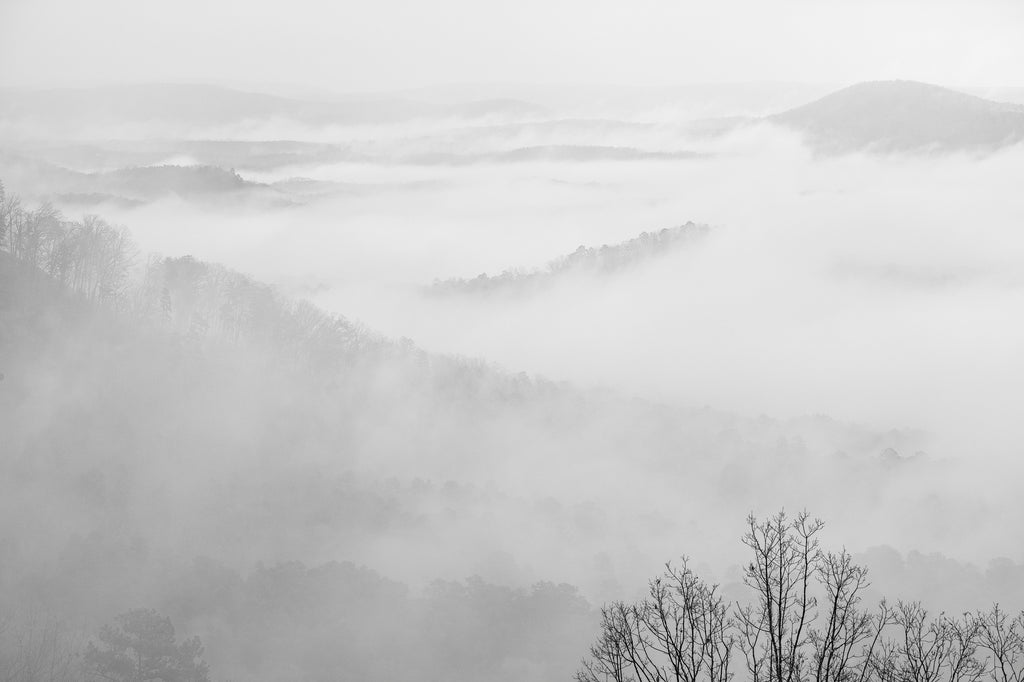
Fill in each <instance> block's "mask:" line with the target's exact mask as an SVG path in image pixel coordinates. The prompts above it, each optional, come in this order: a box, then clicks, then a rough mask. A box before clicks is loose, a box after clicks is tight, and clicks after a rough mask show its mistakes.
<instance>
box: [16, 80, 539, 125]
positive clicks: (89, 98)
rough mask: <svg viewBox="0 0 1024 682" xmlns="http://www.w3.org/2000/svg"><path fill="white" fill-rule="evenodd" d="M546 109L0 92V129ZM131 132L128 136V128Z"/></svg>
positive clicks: (192, 94)
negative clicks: (0, 124)
mask: <svg viewBox="0 0 1024 682" xmlns="http://www.w3.org/2000/svg"><path fill="white" fill-rule="evenodd" d="M544 111H545V109H544V108H543V107H541V106H539V105H536V104H533V103H531V102H525V101H520V100H515V99H510V98H505V99H488V100H470V101H465V102H461V103H458V104H452V103H448V104H442V103H436V102H428V101H423V100H419V99H416V98H414V97H412V96H409V95H406V94H388V93H382V94H370V93H367V94H349V95H338V96H333V97H329V98H324V99H300V98H293V97H282V96H279V95H272V94H266V93H258V92H246V91H242V90H235V89H232V88H226V87H220V86H214V85H199V84H140V85H118V86H102V87H93V88H58V89H31V88H0V122H3V123H6V124H8V125H13V126H14V130H16V131H17V130H27V131H29V132H31V133H33V134H34V135H43V136H44V137H46V136H47V134H49V135H65V134H66V135H76V136H77V135H80V134H82V133H83V131H84V132H86V133H90V132H96V131H97V130H100V131H103V130H108V129H112V130H114V131H115V132H116V133H117V134H118V135H119V134H120V132H121V131H120V127H121V126H133V127H140V126H141V127H143V128H144V129H147V130H148V129H151V128H153V127H154V126H156V129H157V130H158V131H168V130H169V131H171V132H172V133H174V132H176V133H179V134H183V133H185V132H188V131H193V130H195V129H200V130H203V129H207V128H217V127H222V126H232V125H238V124H250V123H253V122H268V121H271V122H281V121H290V122H294V123H302V124H306V125H312V126H324V125H354V124H367V123H372V124H379V123H395V122H401V121H409V120H414V119H421V118H452V117H456V118H467V119H478V118H482V117H487V116H501V117H506V118H511V119H514V118H520V117H527V118H529V117H534V116H537V115H539V114H541V113H543V112H544ZM130 130H131V129H130Z"/></svg>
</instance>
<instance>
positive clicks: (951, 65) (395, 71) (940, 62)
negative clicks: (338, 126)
mask: <svg viewBox="0 0 1024 682" xmlns="http://www.w3.org/2000/svg"><path fill="white" fill-rule="evenodd" d="M886 78H907V79H913V80H923V81H930V82H935V83H941V84H944V85H1005V86H1015V85H1016V86H1020V85H1024V2H1020V1H1019V0H885V1H882V0H849V1H845V0H714V1H712V0H705V1H702V2H691V1H684V0H676V1H671V0H622V1H612V0H515V1H510V0H500V1H495V0H435V1H432V2H425V1H423V0H366V1H363V2H353V1H351V0H342V1H337V0H288V1H287V2H284V1H277V0H275V1H273V2H270V1H265V0H173V1H171V0H91V1H89V2H83V1H82V0H0V84H3V85H21V86H26V85H27V86H33V85H36V86H54V85H84V84H96V83H118V82H140V81H198V82H216V83H229V84H231V83H233V84H246V85H253V84H257V83H261V82H265V83H278V84H281V83H291V84H296V85H301V86H308V87H314V88H322V89H327V90H332V91H353V90H356V91H360V90H386V89H399V88H407V87H417V86H427V85H438V84H449V83H468V82H520V83H530V82H532V83H614V84H632V85H674V84H686V83H703V82H716V81H747V82H749V81H786V82H853V81H858V80H870V79H886Z"/></svg>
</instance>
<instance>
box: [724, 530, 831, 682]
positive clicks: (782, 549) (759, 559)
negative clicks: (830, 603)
mask: <svg viewBox="0 0 1024 682" xmlns="http://www.w3.org/2000/svg"><path fill="white" fill-rule="evenodd" d="M823 525H824V524H823V523H822V521H821V520H819V519H812V518H811V517H810V515H809V514H807V512H801V513H799V514H798V515H797V516H796V517H795V518H793V519H792V520H791V519H789V517H787V516H786V513H785V512H784V511H782V512H779V513H778V514H775V515H774V516H772V517H770V518H768V519H765V520H764V521H759V520H758V519H757V518H756V517H755V516H754V515H753V514H751V515H750V516H749V517H747V532H746V534H745V535H744V536H743V544H745V545H746V546H747V547H749V548H750V549H751V551H752V552H753V553H754V559H753V560H752V561H751V562H750V563H749V564H748V565H747V566H746V568H745V570H744V577H743V578H744V582H745V583H746V584H747V585H748V586H749V587H751V588H752V589H753V590H754V592H755V593H756V594H757V602H756V603H755V604H750V605H747V606H744V607H741V608H739V609H737V612H736V618H737V622H738V624H739V629H740V638H739V643H740V649H741V650H742V651H743V654H744V657H745V659H746V664H747V670H748V672H749V673H750V675H751V678H752V680H753V682H769V681H770V682H794V680H798V681H799V680H803V679H806V678H807V674H806V673H807V671H806V669H805V666H806V665H807V662H808V652H807V643H808V635H809V629H810V621H811V620H813V618H814V612H813V609H814V607H815V605H816V604H817V600H816V598H815V596H814V595H813V594H812V587H813V583H814V580H815V578H816V576H817V574H818V571H819V549H818V539H817V534H818V532H819V531H820V530H821V528H822V527H823Z"/></svg>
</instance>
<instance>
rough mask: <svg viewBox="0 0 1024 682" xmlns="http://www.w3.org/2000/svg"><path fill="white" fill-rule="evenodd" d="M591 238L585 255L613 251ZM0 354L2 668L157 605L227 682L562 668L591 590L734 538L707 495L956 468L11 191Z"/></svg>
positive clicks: (191, 652)
mask: <svg viewBox="0 0 1024 682" xmlns="http://www.w3.org/2000/svg"><path fill="white" fill-rule="evenodd" d="M697 230H698V228H696V226H688V227H686V228H684V229H683V233H688V232H689V231H697ZM603 257H604V256H602V255H601V252H600V251H598V252H596V253H592V252H585V253H584V254H582V255H581V256H580V260H582V261H584V262H586V263H588V264H590V263H598V264H600V265H599V266H598V265H595V267H606V266H607V267H616V265H615V264H616V263H617V262H618V261H617V260H616V259H615V258H610V259H606V260H601V258H603ZM570 260H571V259H570ZM588 267H589V265H588ZM0 373H2V375H3V380H2V381H0V433H3V446H2V448H0V538H2V539H3V543H4V544H3V551H2V554H0V672H2V673H3V674H4V675H6V676H7V678H9V679H12V680H13V679H32V676H33V675H35V676H36V678H38V676H40V675H49V676H50V677H49V678H48V679H61V680H77V679H82V675H83V674H84V673H83V671H84V670H86V669H90V670H93V671H94V672H96V671H99V670H103V669H105V668H103V666H116V665H120V663H118V661H122V659H123V655H126V654H125V652H124V651H122V650H120V649H118V648H117V646H118V645H116V642H122V641H126V640H125V639H124V638H125V637H127V638H128V639H131V637H138V636H139V632H141V631H153V630H154V628H155V631H158V632H162V633H163V634H162V635H161V637H164V639H163V640H160V641H164V642H165V643H166V642H167V641H171V642H177V641H178V640H180V642H181V643H180V644H176V645H175V646H177V647H179V648H178V649H176V651H179V653H180V656H179V658H180V660H178V659H175V660H176V661H178V662H177V663H174V665H178V666H179V667H181V668H182V669H185V668H187V669H189V670H192V671H193V673H195V674H196V675H200V674H206V673H203V672H202V670H203V669H202V667H201V666H199V667H196V666H195V665H193V664H195V661H196V659H197V657H198V658H201V659H202V660H203V661H205V662H206V663H208V664H209V675H210V676H211V678H212V679H218V680H222V679H247V680H248V679H252V680H280V679H304V680H333V679H337V678H338V675H339V672H338V671H339V670H344V671H345V675H346V676H348V675H351V676H352V677H354V678H357V679H365V680H373V679H379V680H393V679H430V680H487V679H491V680H509V681H511V680H549V679H566V678H568V677H569V676H571V674H572V671H573V670H574V669H575V668H576V666H577V663H578V661H579V658H580V656H581V655H582V653H583V652H585V650H586V646H587V643H588V642H589V641H591V639H592V638H593V636H594V633H595V632H596V628H597V626H598V621H599V615H600V614H599V613H598V612H597V611H596V610H595V609H594V608H593V607H592V606H591V604H594V603H596V602H598V601H602V600H604V599H610V598H614V597H615V596H616V595H618V596H623V595H629V594H632V593H634V592H635V589H636V587H637V586H638V585H640V584H642V581H641V580H640V579H639V576H643V575H646V574H647V572H648V571H649V569H650V566H652V565H656V564H657V563H658V562H660V561H662V560H663V559H664V558H665V557H666V555H667V556H671V555H672V554H673V553H675V552H676V551H678V549H680V548H682V543H683V542H684V541H685V543H686V544H687V545H691V544H696V543H701V542H710V543H712V544H713V538H715V537H717V536H719V535H720V534H721V533H722V532H726V533H728V532H729V531H728V529H729V528H731V526H730V525H729V520H727V519H724V518H722V519H716V518H713V517H712V518H709V517H707V516H706V514H705V513H704V512H705V511H706V510H709V509H711V510H714V509H724V508H726V507H735V506H737V505H740V506H752V507H756V506H758V505H761V504H763V501H769V502H774V501H775V500H777V499H780V498H795V497H800V498H801V499H811V500H812V501H818V502H820V503H821V504H822V505H831V506H830V507H829V508H832V509H834V508H837V506H841V505H843V504H844V500H847V499H850V497H852V496H855V495H858V494H859V492H858V491H860V490H864V489H873V490H875V491H877V492H876V494H877V495H878V500H879V505H880V507H881V509H880V511H879V513H887V512H885V509H892V508H896V509H901V510H907V509H911V508H912V507H913V505H914V504H915V499H916V498H914V493H910V494H909V495H908V496H906V497H905V499H903V500H900V501H898V502H897V503H895V506H893V504H894V502H893V500H892V499H891V498H890V497H889V496H888V495H887V494H886V492H885V491H886V490H887V489H888V487H889V486H894V485H897V484H898V483H899V482H901V481H903V482H905V481H919V482H925V481H927V480H928V477H929V476H930V473H929V472H934V471H943V470H944V468H945V467H947V465H946V464H943V463H942V462H935V461H930V460H929V459H928V458H927V457H919V458H917V459H914V460H911V459H910V458H908V457H903V456H900V455H898V454H896V451H897V450H898V451H900V452H902V453H905V454H910V453H912V452H914V451H915V450H916V448H917V447H918V443H919V441H920V436H919V434H915V433H914V432H909V431H905V432H898V431H894V432H891V433H876V432H873V431H870V430H867V429H863V428H859V427H856V426H851V425H846V424H842V423H838V422H835V421H833V420H830V419H828V418H824V417H818V418H808V419H805V420H794V421H792V422H780V421H776V420H772V419H769V418H767V417H763V418H742V417H738V416H735V415H731V414H727V413H721V412H716V411H714V410H711V409H707V408H696V409H680V408H674V407H667V406H661V405H657V404H654V403H650V402H646V401H642V400H637V399H632V398H629V397H627V396H622V395H619V394H616V393H614V392H611V391H599V390H589V391H588V390H582V389H579V388H575V387H571V386H567V385H560V384H554V383H552V382H549V381H545V380H543V379H539V378H531V377H527V376H524V375H521V374H514V373H511V372H508V371H506V370H503V369H500V368H495V367H492V366H489V365H487V364H486V363H483V362H479V361H475V360H470V359H465V358H453V357H445V356H439V355H434V354H429V353H425V352H423V351H422V350H419V349H418V348H416V347H415V346H414V345H413V344H412V343H411V342H409V341H407V340H397V341H396V340H390V339H386V338H383V337H381V336H379V335H377V334H374V333H373V332H371V331H369V330H367V329H365V328H363V327H362V326H361V325H359V324H358V323H355V322H353V321H351V320H348V319H346V318H344V317H340V316H337V315H332V314H328V313H325V312H323V311H321V310H319V309H317V308H315V307H313V306H311V305H309V304H308V303H303V302H301V301H295V300H292V299H289V298H287V297H285V296H283V295H281V294H280V293H278V292H277V291H276V290H275V289H274V288H273V287H271V286H268V285H265V284H262V283H260V282H258V281H255V280H254V279H252V278H250V277H248V276H246V275H243V274H240V273H237V272H234V271H232V270H230V269H228V268H225V267H223V266H219V265H216V264H210V263H205V262H202V261H199V260H197V259H194V258H191V257H188V256H184V257H177V258H166V257H159V258H158V257H147V256H145V255H143V254H140V253H139V250H138V248H137V247H136V246H135V245H134V243H133V241H132V239H131V238H130V237H129V235H128V234H127V232H126V231H125V230H124V229H123V228H120V227H117V226H113V225H110V224H108V223H107V222H106V221H104V220H102V219H101V218H98V217H94V216H88V217H85V218H82V219H81V220H75V219H69V218H67V217H66V216H64V215H62V214H61V213H60V212H59V211H57V210H55V209H54V208H52V207H50V206H46V205H44V206H40V207H36V208H29V207H26V206H22V205H21V204H20V201H19V200H18V198H17V197H14V196H10V195H6V196H4V197H3V198H2V200H0ZM780 468H781V469H784V470H785V471H786V472H787V473H786V474H785V475H780ZM765 481H771V486H770V488H769V487H766V486H765V485H764V482H765ZM925 488H927V486H926V485H925ZM925 494H927V493H925ZM932 512H934V513H936V514H937V515H938V517H939V518H941V519H954V518H956V519H959V521H957V522H970V520H971V519H972V518H975V515H977V514H980V513H985V510H984V508H982V509H980V510H979V509H978V508H977V507H976V506H974V507H963V506H960V507H958V506H955V505H950V506H948V508H946V509H930V513H932ZM570 538H571V541H570ZM617 548H622V549H617ZM941 570H949V569H947V568H943V569H941ZM474 574H475V575H476V576H477V577H471V578H468V577H467V576H473V575H474ZM890 574H892V573H891V572H890ZM425 575H426V576H431V577H436V578H437V579H438V580H437V581H433V580H432V579H431V577H428V578H424V577H423V576H425ZM988 580H989V578H988V577H987V575H986V576H975V577H974V578H971V579H970V580H968V581H966V582H964V584H963V588H962V590H961V592H962V593H963V594H962V595H961V596H963V595H965V594H970V595H973V594H974V592H971V591H972V590H975V591H979V590H980V593H982V594H984V593H985V589H987V588H986V587H985V586H986V585H989V582H987V581H988ZM971 581H973V582H971ZM574 585H575V586H574ZM139 609H142V611H139ZM147 609H155V613H154V612H150V611H146V610H147ZM119 614H122V616H121V617H120V619H119V620H118V616H119ZM163 618H170V619H171V622H172V623H173V627H174V631H173V632H171V631H170V630H169V629H168V626H167V622H166V621H164V620H161V619H163ZM104 625H110V627H111V628H113V629H112V630H110V631H106V630H102V629H101V628H102V626H104ZM118 628H121V630H118ZM125 628H127V630H124V629H125ZM133 628H134V629H133ZM104 633H107V634H109V636H106V635H105V634H104ZM118 633H121V634H118ZM193 636H198V637H200V638H201V641H202V645H203V646H204V647H205V650H204V651H202V652H201V653H198V654H197V653H196V652H197V650H196V649H195V648H194V647H193V646H192V644H189V642H190V641H191V640H190V638H191V637H193ZM168 637H169V638H170V639H168ZM175 638H176V639H175ZM112 642H113V643H114V644H112ZM90 643H91V645H92V647H93V648H92V649H90V648H88V645H89V644H90ZM137 645H138V646H139V647H145V646H149V644H146V643H145V642H141V643H139V642H137ZM153 646H157V644H153ZM161 646H163V645H161ZM181 647H184V648H181ZM190 647H191V648H190ZM89 652H93V653H91V654H90V653H89ZM177 655H178V654H176V656H177ZM122 662H123V661H122ZM168 665H170V664H168ZM196 665H198V664H196ZM83 666H84V667H83ZM90 666H91V668H90ZM190 666H191V667H190ZM410 670H413V671H416V674H411V673H410V672H409V671H410ZM43 671H49V672H43ZM196 671H199V672H196ZM190 674H191V673H190ZM124 679H132V678H127V677H126V678H124Z"/></svg>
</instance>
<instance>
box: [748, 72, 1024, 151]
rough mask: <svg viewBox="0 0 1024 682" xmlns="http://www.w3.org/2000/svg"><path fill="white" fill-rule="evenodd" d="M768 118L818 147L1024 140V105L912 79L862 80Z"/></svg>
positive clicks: (906, 147) (900, 147) (980, 145)
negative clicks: (977, 95) (984, 97)
mask: <svg viewBox="0 0 1024 682" xmlns="http://www.w3.org/2000/svg"><path fill="white" fill-rule="evenodd" d="M766 120H768V121H769V122H772V123H776V124H778V125H782V126H785V127H787V128H790V129H793V130H796V131H799V132H800V133H803V134H804V135H805V136H806V137H807V140H808V141H809V142H810V143H811V144H812V145H813V146H814V147H815V148H816V149H818V150H819V151H822V152H825V153H841V152H848V151H854V150H869V151H876V152H929V151H934V152H951V151H959V150H964V151H990V150H994V149H998V148H1000V147H1004V146H1006V145H1011V144H1015V143H1017V142H1019V141H1020V140H1021V139H1024V106H1021V105H1017V104H1004V103H1000V102H993V101H990V100H986V99H982V98H980V97H975V96H973V95H967V94H964V93H961V92H957V91H955V90H950V89H947V88H943V87H939V86H936V85H928V84H926V83H917V82H913V81H879V82H868V83H859V84H857V85H853V86H850V87H848V88H845V89H843V90H840V91H838V92H834V93H832V94H830V95H828V96H826V97H823V98H821V99H819V100H817V101H814V102H811V103H809V104H805V105H804V106H801V107H797V108H795V109H790V110H789V111H785V112H783V113H780V114H776V115H774V116H769V117H768V118H767V119H766Z"/></svg>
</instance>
